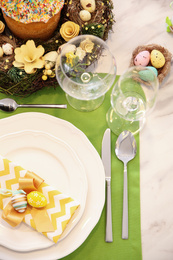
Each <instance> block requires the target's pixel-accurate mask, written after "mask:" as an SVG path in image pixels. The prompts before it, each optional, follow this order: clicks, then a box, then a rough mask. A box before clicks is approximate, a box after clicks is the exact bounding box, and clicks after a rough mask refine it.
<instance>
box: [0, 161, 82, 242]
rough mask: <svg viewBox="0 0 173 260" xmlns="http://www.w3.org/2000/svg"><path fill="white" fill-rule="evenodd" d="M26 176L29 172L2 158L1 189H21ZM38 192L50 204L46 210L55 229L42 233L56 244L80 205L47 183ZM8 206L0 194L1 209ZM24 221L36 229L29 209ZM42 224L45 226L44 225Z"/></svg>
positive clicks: (5, 199) (43, 183) (0, 169)
mask: <svg viewBox="0 0 173 260" xmlns="http://www.w3.org/2000/svg"><path fill="white" fill-rule="evenodd" d="M25 174H27V170H25V169H23V168H22V167H21V166H18V165H16V164H14V163H13V162H11V161H9V160H8V159H6V158H4V157H2V156H0V188H1V189H9V190H13V191H15V190H17V189H19V178H21V177H24V176H25ZM37 191H39V192H41V193H43V194H44V196H45V197H46V198H47V202H48V204H47V205H46V207H45V209H46V212H47V214H48V216H49V219H50V222H51V223H52V225H53V228H54V231H52V232H42V234H43V235H45V236H46V237H48V238H49V239H51V240H52V241H53V242H54V243H56V242H57V241H58V239H59V238H60V236H61V234H62V233H63V231H64V229H65V228H66V226H67V224H68V222H69V220H70V219H71V217H72V215H73V214H74V212H75V210H76V209H77V208H78V207H79V203H78V202H77V201H75V200H73V199H72V198H70V197H69V196H66V195H64V194H62V193H61V192H59V191H57V190H55V189H54V188H53V187H51V186H50V185H48V184H46V183H45V182H42V183H41V185H40V186H39V187H38V189H37ZM8 201H9V198H8ZM6 204H7V198H4V196H2V195H1V194H0V208H1V209H4V207H5V206H6ZM18 214H22V213H18ZM23 221H24V222H25V223H26V224H28V225H29V226H31V227H32V228H34V229H36V225H35V223H34V220H33V214H32V215H31V213H30V211H29V210H28V209H27V210H26V213H25V216H24V218H23ZM42 224H43V225H44V223H42Z"/></svg>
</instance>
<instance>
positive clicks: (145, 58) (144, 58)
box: [134, 51, 150, 66]
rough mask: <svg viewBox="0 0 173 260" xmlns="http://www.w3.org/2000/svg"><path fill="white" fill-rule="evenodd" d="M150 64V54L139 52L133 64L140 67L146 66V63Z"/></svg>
mask: <svg viewBox="0 0 173 260" xmlns="http://www.w3.org/2000/svg"><path fill="white" fill-rule="evenodd" d="M149 62H150V53H149V51H141V52H139V53H138V54H137V55H136V57H135V59H134V64H135V65H136V66H138V65H141V66H147V65H148V63H149Z"/></svg>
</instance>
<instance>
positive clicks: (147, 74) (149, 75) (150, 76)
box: [138, 70, 155, 81]
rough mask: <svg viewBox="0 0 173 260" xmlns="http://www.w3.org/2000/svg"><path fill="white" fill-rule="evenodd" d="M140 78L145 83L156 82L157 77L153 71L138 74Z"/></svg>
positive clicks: (142, 71)
mask: <svg viewBox="0 0 173 260" xmlns="http://www.w3.org/2000/svg"><path fill="white" fill-rule="evenodd" d="M138 73H139V76H140V78H141V79H142V80H144V81H154V79H155V76H154V73H153V71H152V70H141V71H139V72H138Z"/></svg>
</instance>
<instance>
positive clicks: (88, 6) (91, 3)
mask: <svg viewBox="0 0 173 260" xmlns="http://www.w3.org/2000/svg"><path fill="white" fill-rule="evenodd" d="M80 4H81V6H82V7H83V9H84V10H87V11H88V12H90V13H92V12H94V11H95V9H96V3H95V0H80Z"/></svg>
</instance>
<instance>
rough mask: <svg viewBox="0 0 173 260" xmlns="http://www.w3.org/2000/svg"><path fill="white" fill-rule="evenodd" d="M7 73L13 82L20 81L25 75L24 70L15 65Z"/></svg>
mask: <svg viewBox="0 0 173 260" xmlns="http://www.w3.org/2000/svg"><path fill="white" fill-rule="evenodd" d="M7 74H8V76H9V77H10V79H11V80H12V81H13V82H14V83H18V82H20V81H21V80H22V79H23V78H24V77H26V76H27V74H26V72H25V71H24V70H22V69H19V68H16V67H12V68H11V69H10V70H9V71H8V73H7Z"/></svg>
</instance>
